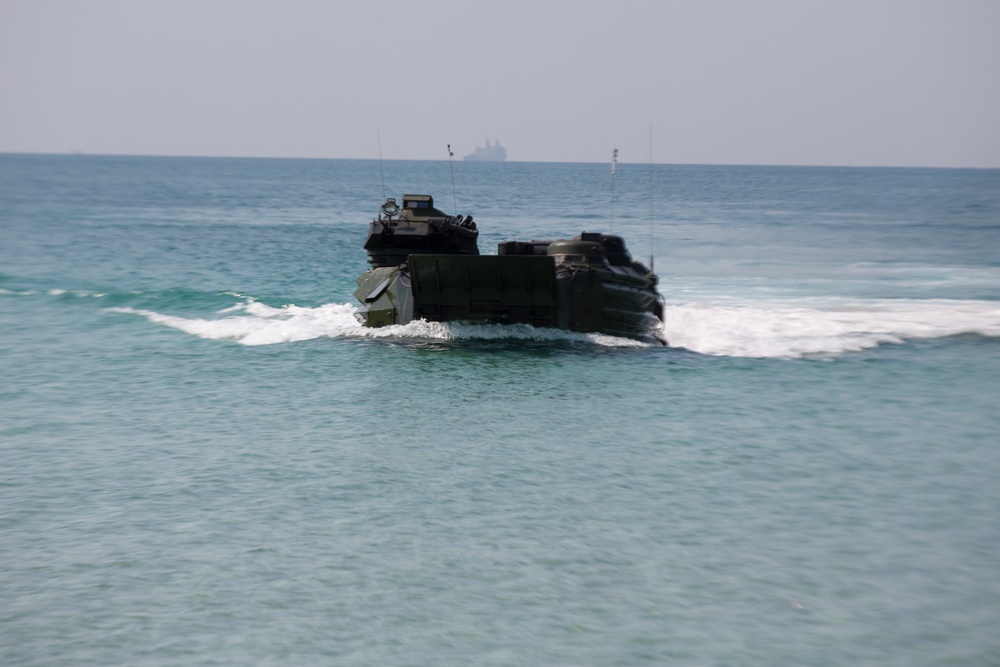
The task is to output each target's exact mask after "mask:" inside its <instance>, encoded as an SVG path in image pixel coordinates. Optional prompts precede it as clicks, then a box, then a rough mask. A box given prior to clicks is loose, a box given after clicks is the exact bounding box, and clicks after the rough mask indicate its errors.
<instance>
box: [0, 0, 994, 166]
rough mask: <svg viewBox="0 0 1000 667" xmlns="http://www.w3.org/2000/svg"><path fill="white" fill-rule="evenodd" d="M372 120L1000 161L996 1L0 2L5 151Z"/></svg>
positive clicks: (119, 148)
mask: <svg viewBox="0 0 1000 667" xmlns="http://www.w3.org/2000/svg"><path fill="white" fill-rule="evenodd" d="M651 127H652V135H653V141H652V144H651V143H650V128H651ZM376 128H378V130H379V132H380V134H381V140H382V154H383V156H384V157H385V158H386V159H447V152H446V150H445V145H446V144H449V143H450V144H452V146H453V149H454V150H455V152H456V155H459V156H461V155H462V154H464V153H467V152H471V151H472V149H473V148H475V146H476V145H480V144H482V143H483V141H484V140H485V139H486V138H487V137H489V138H490V139H496V138H499V139H500V140H501V141H502V142H503V144H504V145H505V146H506V147H507V149H508V154H509V157H508V159H509V160H525V161H552V162H599V161H606V160H608V159H609V158H610V154H611V149H612V147H613V146H615V145H617V146H618V147H619V148H620V149H621V161H622V162H640V163H643V162H647V161H648V160H649V157H650V146H651V145H652V151H653V159H654V160H655V161H656V162H666V163H700V164H810V165H813V164H814V165H859V166H860V165H899V166H945V167H1000V1H997V0H939V1H927V0H836V1H834V0H830V1H826V2H822V1H818V0H747V1H739V0H728V1H727V0H690V1H687V0H685V1H678V2H673V1H670V0H647V1H641V2H640V1H630V0H613V1H612V0H601V1H597V0H576V1H573V2H568V1H565V2H564V1H561V0H535V1H533V2H528V1H524V0H504V1H503V2H476V1H475V0H454V1H453V0H420V1H419V2H415V1H413V0H409V1H405V2H404V1H399V2H394V1H386V0H365V1H364V2H361V1H358V2H353V1H347V0H340V1H326V0H273V1H264V0H0V152H59V153H65V152H74V151H82V152H84V153H113V154H147V155H226V156H281V157H332V158H377V157H378V143H377V139H376Z"/></svg>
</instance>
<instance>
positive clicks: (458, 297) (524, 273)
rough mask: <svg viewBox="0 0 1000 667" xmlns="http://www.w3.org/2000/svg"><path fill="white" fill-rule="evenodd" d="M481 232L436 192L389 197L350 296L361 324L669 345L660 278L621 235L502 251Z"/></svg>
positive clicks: (511, 245)
mask: <svg viewBox="0 0 1000 667" xmlns="http://www.w3.org/2000/svg"><path fill="white" fill-rule="evenodd" d="M478 236H479V231H478V230H477V228H476V223H475V222H474V221H473V220H472V217H471V216H466V217H462V216H450V215H447V214H445V213H444V212H442V211H440V210H438V209H436V208H434V200H433V198H431V197H430V195H403V205H402V208H400V207H399V206H398V205H397V204H396V202H395V200H394V199H388V200H386V202H385V203H384V204H383V205H382V209H381V214H380V215H379V217H378V219H377V220H374V221H372V223H371V224H370V226H369V229H368V238H367V240H366V241H365V250H367V251H368V261H369V263H371V265H372V268H371V269H369V270H368V271H365V272H364V273H363V274H362V275H361V277H360V278H358V289H357V290H356V291H355V292H354V296H355V297H357V299H358V301H360V302H361V308H360V309H359V311H358V318H359V319H360V321H361V322H362V324H365V325H366V326H370V327H381V326H386V325H390V324H406V323H407V322H410V321H413V320H420V319H424V320H428V321H432V322H454V321H465V322H496V323H499V324H518V323H523V324H530V325H532V326H536V327H552V328H556V329H568V330H570V331H578V332H583V333H592V332H601V333H606V334H610V335H613V336H624V337H627V338H633V339H637V340H642V341H646V342H653V343H655V342H658V343H666V341H665V340H664V338H663V333H662V326H661V325H662V320H663V299H662V297H661V296H660V294H659V292H658V291H657V289H656V284H657V279H656V276H655V275H654V274H653V273H652V272H651V271H650V270H649V269H647V268H646V267H645V266H643V265H642V264H640V263H639V262H635V261H633V260H632V257H631V255H629V252H628V250H627V249H626V248H625V242H624V241H623V240H622V238H621V237H620V236H612V235H608V234H600V233H588V232H584V233H582V234H580V235H579V236H576V237H574V238H572V239H564V240H555V241H505V242H503V243H500V245H499V247H498V248H497V254H496V255H480V254H479V247H478V243H477V239H478Z"/></svg>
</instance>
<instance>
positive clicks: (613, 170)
mask: <svg viewBox="0 0 1000 667" xmlns="http://www.w3.org/2000/svg"><path fill="white" fill-rule="evenodd" d="M617 171H618V147H617V146H615V150H614V151H613V152H612V153H611V231H612V232H613V231H615V173H616V172H617Z"/></svg>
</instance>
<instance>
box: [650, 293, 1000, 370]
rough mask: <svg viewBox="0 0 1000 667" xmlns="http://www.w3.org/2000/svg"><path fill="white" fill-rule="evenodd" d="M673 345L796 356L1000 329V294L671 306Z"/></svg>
mask: <svg viewBox="0 0 1000 667" xmlns="http://www.w3.org/2000/svg"><path fill="white" fill-rule="evenodd" d="M665 333H666V336H667V340H668V341H669V342H670V345H671V347H680V348H685V349H688V350H692V351H694V352H700V353H702V354H711V355H719V356H733V357H763V358H779V359H781V358H785V359H788V358H798V357H805V356H824V355H826V356H833V355H839V354H843V353H845V352H856V351H860V350H864V349H868V348H872V347H876V346H878V345H880V344H883V343H901V342H904V341H906V340H915V339H922V338H941V337H946V336H955V335H959V334H979V335H981V336H991V337H1000V302H997V301H957V300H940V299H939V300H878V299H867V300H862V301H854V302H845V301H837V300H828V301H826V302H825V303H817V302H815V301H810V300H805V301H802V302H787V301H786V302H773V303H752V304H748V305H733V304H732V303H725V304H719V303H687V304H680V305H672V306H668V307H667V309H666V325H665Z"/></svg>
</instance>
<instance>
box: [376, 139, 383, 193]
mask: <svg viewBox="0 0 1000 667" xmlns="http://www.w3.org/2000/svg"><path fill="white" fill-rule="evenodd" d="M375 136H376V137H378V173H379V174H380V175H381V176H382V199H385V172H384V171H382V133H381V132H379V130H378V127H376V128H375Z"/></svg>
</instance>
